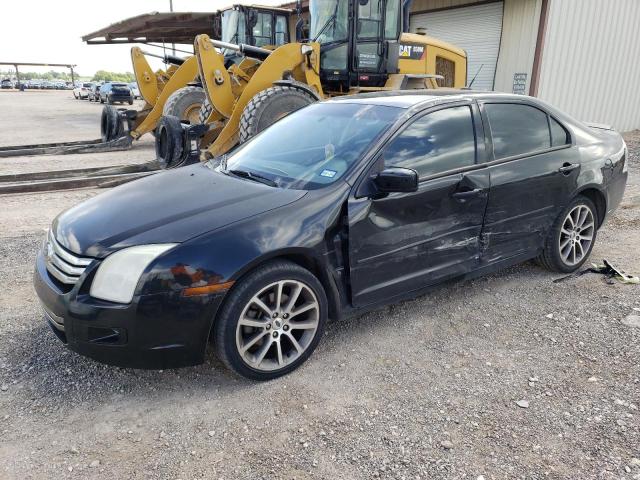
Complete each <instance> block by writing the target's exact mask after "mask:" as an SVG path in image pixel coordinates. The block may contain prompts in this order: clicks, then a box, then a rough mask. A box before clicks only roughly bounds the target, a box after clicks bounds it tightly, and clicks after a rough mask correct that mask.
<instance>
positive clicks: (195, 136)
mask: <svg viewBox="0 0 640 480" xmlns="http://www.w3.org/2000/svg"><path fill="white" fill-rule="evenodd" d="M409 7H410V2H409V1H404V2H403V3H401V0H310V1H309V11H310V20H311V22H310V37H311V40H310V41H308V42H301V43H289V44H285V45H282V46H279V47H277V48H275V49H267V48H260V47H256V46H252V45H246V44H233V43H230V42H223V41H217V40H211V39H210V38H209V37H208V36H207V35H204V34H203V35H198V36H197V37H196V39H195V42H194V48H195V52H196V55H195V56H196V60H197V64H198V72H199V76H200V79H201V81H202V84H203V87H204V89H205V93H206V97H207V98H206V101H205V103H204V104H203V107H202V110H201V113H200V120H201V124H200V125H189V124H186V123H184V122H182V123H181V122H180V120H179V119H178V118H176V117H172V116H165V117H163V118H162V119H161V120H160V123H159V125H158V130H157V135H156V154H157V157H158V160H159V162H160V163H161V164H162V165H163V166H164V167H165V168H172V167H176V166H180V165H184V164H187V163H192V162H195V161H197V160H199V159H200V160H205V159H208V158H211V157H215V156H219V155H222V154H225V153H227V152H229V151H230V150H231V149H233V148H234V147H235V146H236V145H238V144H239V143H242V142H245V141H247V140H248V139H250V138H251V137H252V136H254V135H256V134H257V133H259V132H261V131H262V130H264V129H265V128H267V127H268V126H269V125H271V124H273V123H274V122H276V121H277V120H278V119H280V118H282V117H284V116H285V115H287V114H289V113H291V112H293V111H295V110H297V109H298V108H301V107H303V106H305V105H308V104H310V103H312V102H315V101H319V100H322V99H324V98H328V97H332V96H336V95H351V94H356V93H363V92H373V91H384V90H406V89H425V88H438V87H439V86H445V87H455V88H461V87H464V86H465V84H466V76H467V59H466V54H465V52H464V51H463V50H461V49H460V48H457V47H455V46H453V45H450V44H448V43H445V42H442V41H440V40H438V39H435V38H432V37H428V36H425V35H418V34H410V33H407V30H408V11H409ZM230 50H232V51H236V52H237V53H238V54H241V56H242V59H241V60H240V61H237V62H235V63H233V64H231V65H229V64H227V63H225V61H224V55H223V53H222V52H225V51H230ZM201 148H204V149H206V150H205V151H204V152H201Z"/></svg>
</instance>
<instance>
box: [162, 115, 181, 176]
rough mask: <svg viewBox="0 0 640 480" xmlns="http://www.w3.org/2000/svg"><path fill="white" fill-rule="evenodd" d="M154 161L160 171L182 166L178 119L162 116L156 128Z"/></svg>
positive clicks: (179, 123)
mask: <svg viewBox="0 0 640 480" xmlns="http://www.w3.org/2000/svg"><path fill="white" fill-rule="evenodd" d="M155 137H156V140H155V145H156V159H157V160H156V161H157V162H158V165H159V166H160V168H162V169H170V168H177V167H180V166H182V165H183V164H184V161H185V160H184V158H183V157H182V154H183V150H184V148H183V145H184V140H183V133H182V124H181V122H180V119H179V118H178V117H175V116H172V115H163V116H162V118H160V121H159V122H158V126H157V127H156V135H155Z"/></svg>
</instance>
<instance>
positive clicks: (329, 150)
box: [324, 143, 336, 160]
mask: <svg viewBox="0 0 640 480" xmlns="http://www.w3.org/2000/svg"><path fill="white" fill-rule="evenodd" d="M335 154H336V147H335V145H334V144H333V143H327V144H326V145H325V146H324V159H325V160H331V159H332V158H333V157H334V156H335Z"/></svg>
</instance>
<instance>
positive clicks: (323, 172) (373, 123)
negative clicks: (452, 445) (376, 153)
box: [210, 102, 403, 190]
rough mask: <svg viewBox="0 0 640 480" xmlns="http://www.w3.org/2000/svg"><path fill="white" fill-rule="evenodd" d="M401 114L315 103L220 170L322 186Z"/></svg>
mask: <svg viewBox="0 0 640 480" xmlns="http://www.w3.org/2000/svg"><path fill="white" fill-rule="evenodd" d="M402 112H403V110H402V109H400V108H396V107H388V106H379V105H363V104H358V103H347V102H344V103H343V102H334V103H317V104H313V105H310V106H308V107H305V108H304V109H302V110H299V111H297V112H295V113H292V114H291V115H289V116H287V117H285V118H283V119H282V120H280V121H278V122H277V123H275V124H274V125H272V126H271V127H269V128H268V129H267V130H265V131H264V132H263V133H261V134H260V135H258V136H256V137H255V138H253V139H252V140H251V141H250V142H247V143H246V144H244V145H243V146H242V147H241V148H240V149H239V150H236V152H234V153H233V154H231V155H229V156H228V157H227V158H223V159H222V160H221V161H220V164H219V165H217V167H216V168H217V170H218V171H220V172H222V173H226V174H228V175H236V176H240V177H243V178H246V179H248V180H255V181H262V183H267V184H270V185H272V186H277V187H281V188H292V189H298V190H313V189H317V188H321V187H323V186H325V185H328V184H330V183H333V182H335V181H336V180H338V179H339V178H341V177H342V176H343V175H344V174H345V173H346V172H347V171H348V170H349V169H350V168H351V167H352V166H353V165H354V164H355V162H356V161H357V160H358V159H359V158H360V157H361V156H362V154H363V153H365V151H366V150H367V149H368V148H369V147H370V146H371V144H372V143H373V142H374V141H375V140H376V139H377V138H378V136H379V135H380V134H381V133H382V132H383V131H385V130H386V129H387V128H388V127H389V126H390V125H391V124H393V122H394V121H395V120H396V119H397V118H398V117H399V116H400V115H401V114H402ZM214 162H215V160H214V161H212V162H210V166H211V167H214V166H216V163H214Z"/></svg>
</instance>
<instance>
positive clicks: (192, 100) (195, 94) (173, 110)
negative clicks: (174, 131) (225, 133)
mask: <svg viewBox="0 0 640 480" xmlns="http://www.w3.org/2000/svg"><path fill="white" fill-rule="evenodd" d="M205 98H206V95H205V93H204V89H203V88H202V87H191V86H189V87H183V88H181V89H180V90H176V91H175V92H173V93H172V94H171V95H169V98H167V101H166V103H165V104H164V107H163V109H162V114H163V115H173V116H174V117H178V118H179V119H180V120H181V121H183V122H186V123H190V124H191V125H195V124H197V123H199V113H200V107H201V105H202V103H203V102H204V100H205Z"/></svg>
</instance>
